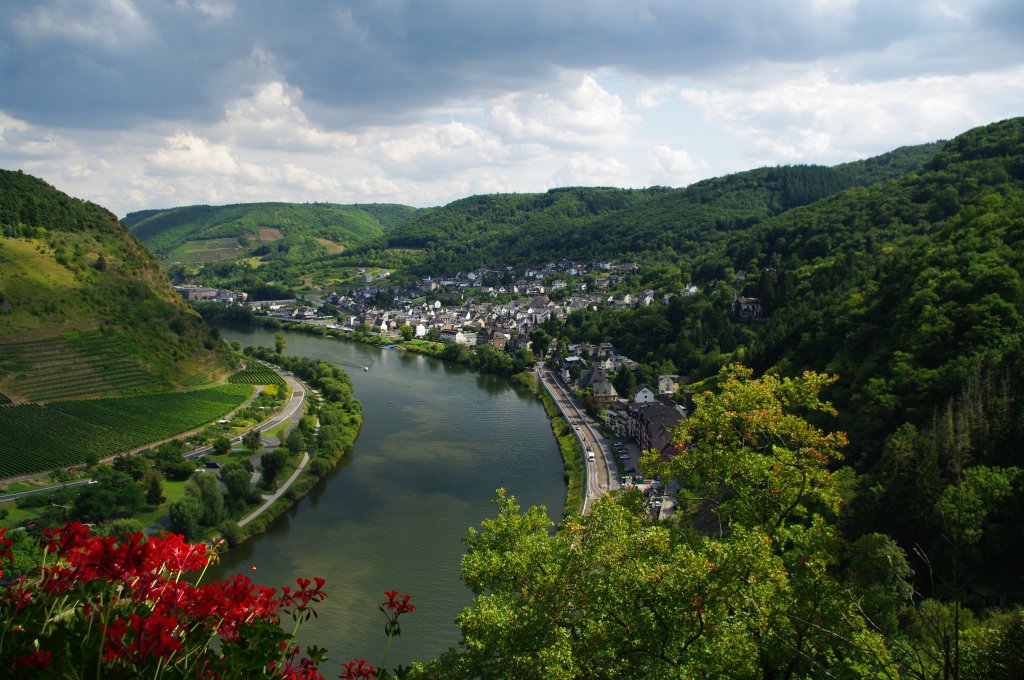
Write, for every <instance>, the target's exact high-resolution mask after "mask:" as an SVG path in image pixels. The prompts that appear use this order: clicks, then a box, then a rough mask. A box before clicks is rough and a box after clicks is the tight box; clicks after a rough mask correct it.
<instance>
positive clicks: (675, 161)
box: [647, 145, 707, 187]
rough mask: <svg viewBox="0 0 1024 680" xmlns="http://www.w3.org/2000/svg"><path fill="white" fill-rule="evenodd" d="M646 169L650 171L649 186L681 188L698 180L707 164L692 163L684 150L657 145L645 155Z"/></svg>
mask: <svg viewBox="0 0 1024 680" xmlns="http://www.w3.org/2000/svg"><path fill="white" fill-rule="evenodd" d="M647 167H648V169H649V170H650V171H651V179H650V182H649V183H650V184H662V185H667V186H674V187H683V186H686V185H688V184H692V183H693V182H695V181H697V180H698V179H700V178H701V176H702V173H703V172H704V171H705V170H706V169H707V163H704V162H700V163H698V162H696V161H694V160H693V159H692V158H691V157H690V154H689V153H688V152H687V151H686V150H684V149H679V150H675V149H671V148H669V147H667V146H664V145H658V146H655V147H654V148H653V149H651V151H650V153H649V154H648V155H647Z"/></svg>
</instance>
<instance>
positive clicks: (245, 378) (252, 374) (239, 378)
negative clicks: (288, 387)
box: [228, 364, 284, 385]
mask: <svg viewBox="0 0 1024 680" xmlns="http://www.w3.org/2000/svg"><path fill="white" fill-rule="evenodd" d="M228 382H229V383H236V384H240V385H283V384H284V378H282V377H281V376H280V375H278V374H277V372H276V371H274V370H273V369H272V368H269V367H268V366H264V365H262V364H256V365H254V366H249V367H248V368H246V369H245V370H244V371H238V372H237V373H235V374H234V375H231V376H229V377H228Z"/></svg>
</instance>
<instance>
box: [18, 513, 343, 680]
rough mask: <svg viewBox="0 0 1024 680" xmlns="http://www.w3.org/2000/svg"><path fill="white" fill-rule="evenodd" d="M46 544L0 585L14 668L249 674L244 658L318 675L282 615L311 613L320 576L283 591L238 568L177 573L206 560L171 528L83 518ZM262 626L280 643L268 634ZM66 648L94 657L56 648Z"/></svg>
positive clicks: (286, 671) (45, 673)
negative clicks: (154, 531) (225, 572)
mask: <svg viewBox="0 0 1024 680" xmlns="http://www.w3.org/2000/svg"><path fill="white" fill-rule="evenodd" d="M11 545H12V542H11V540H10V539H8V538H7V537H6V536H5V531H4V530H3V529H0V565H2V564H3V563H6V562H10V561H12V560H13V554H12V552H11ZM43 547H44V555H45V556H50V557H52V558H53V559H49V557H44V562H43V565H42V568H41V569H40V570H39V571H38V575H35V576H33V577H31V578H29V577H26V576H22V577H21V578H19V579H18V580H17V581H16V582H14V583H12V584H10V585H7V586H5V587H3V589H2V590H0V658H5V659H10V660H11V667H12V668H13V669H14V671H15V673H20V674H23V675H26V676H29V675H31V676H32V677H64V676H75V677H79V676H82V675H83V674H84V675H87V676H92V675H93V674H97V673H98V674H99V675H100V676H102V675H103V674H104V671H103V670H102V669H101V668H100V665H104V666H105V667H106V668H108V669H109V673H110V674H111V675H118V676H124V675H126V674H132V673H136V672H137V674H138V675H142V674H144V673H145V674H146V675H153V671H154V670H159V671H160V673H162V674H163V675H165V676H173V675H180V676H184V677H192V676H202V677H210V678H218V677H228V676H235V677H253V675H252V674H251V673H250V672H249V670H248V669H240V668H238V665H237V662H238V660H239V659H244V660H245V661H246V662H247V663H248V664H250V666H251V667H252V668H259V669H271V675H272V676H273V677H287V678H320V677H321V676H320V673H319V672H318V671H317V666H316V661H314V660H310V659H301V660H298V661H296V656H297V654H298V651H299V649H298V647H296V646H293V645H292V644H291V642H290V639H291V638H290V636H287V635H285V634H284V633H283V631H281V629H280V627H279V626H278V623H279V622H280V615H281V612H285V613H291V614H292V616H293V617H294V618H295V619H296V621H298V620H299V619H302V620H306V619H308V618H309V617H310V616H315V615H316V611H315V610H314V609H313V606H312V605H313V604H314V603H318V602H322V601H323V600H324V598H326V597H327V595H326V593H324V592H323V585H324V580H323V579H322V578H316V579H314V580H313V581H310V580H308V579H297V581H296V582H297V583H298V585H299V589H298V590H295V591H292V590H291V589H290V588H287V587H286V588H283V589H282V593H283V594H282V595H281V596H280V597H277V596H276V591H275V590H274V589H272V588H265V587H263V586H260V585H256V584H254V583H252V581H251V580H250V579H249V578H248V577H247V576H241V575H235V576H233V577H231V578H230V579H228V580H226V581H217V582H215V583H210V584H206V585H203V586H196V585H192V584H191V583H189V582H188V581H187V580H184V579H183V578H182V576H183V575H185V574H186V573H188V572H195V571H198V570H201V569H203V568H205V567H206V565H207V564H208V563H209V561H210V557H211V555H210V554H209V553H208V551H207V546H205V545H201V544H200V545H191V544H189V543H186V542H185V541H184V540H183V539H182V537H181V536H178V535H176V534H165V535H163V536H160V537H156V538H149V539H147V538H145V537H144V536H143V535H142V534H139V533H136V534H133V535H127V534H126V535H125V536H124V537H122V538H121V539H116V538H113V537H103V536H93V535H91V533H90V531H89V529H88V528H87V527H85V526H83V525H82V524H80V523H78V522H73V523H69V524H65V525H64V526H63V527H62V528H61V529H59V530H48V531H47V532H46V534H45V536H44V539H43ZM47 562H51V563H50V564H47ZM0 575H2V572H0ZM314 582H315V587H311V586H312V584H313V583H314ZM268 637H269V638H270V639H273V640H275V641H276V644H263V642H265V641H267V640H268ZM250 638H251V639H250ZM214 640H219V642H218V645H216V647H217V648H216V649H213V648H211V642H213V641H214ZM257 641H260V642H257ZM68 648H74V649H81V650H90V649H92V650H95V656H93V657H92V658H86V657H88V654H81V655H70V654H54V653H53V652H55V651H57V650H64V649H68ZM233 650H238V653H237V654H234V653H233ZM261 654H262V655H263V656H262V657H261V656H260V655H261ZM314 656H321V657H322V653H320V654H319V655H314ZM317 660H319V659H317ZM98 662H102V663H101V664H100V665H98ZM94 667H95V668H94ZM86 668H88V669H89V671H88V672H85V673H83V672H81V671H82V669H86ZM260 674H261V673H257V674H256V675H257V676H259V675H260Z"/></svg>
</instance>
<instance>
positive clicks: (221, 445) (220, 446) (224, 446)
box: [210, 435, 231, 456]
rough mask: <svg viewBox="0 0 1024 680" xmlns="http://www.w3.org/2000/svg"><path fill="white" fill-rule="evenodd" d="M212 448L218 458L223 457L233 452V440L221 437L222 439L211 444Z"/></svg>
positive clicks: (217, 439) (219, 438) (218, 438)
mask: <svg viewBox="0 0 1024 680" xmlns="http://www.w3.org/2000/svg"><path fill="white" fill-rule="evenodd" d="M210 446H212V447H213V452H214V453H216V454H217V455H218V456H223V455H224V454H225V453H227V452H228V451H230V450H231V440H230V439H228V438H227V437H225V436H223V435H221V436H220V437H217V438H216V439H214V440H213V442H211V443H210Z"/></svg>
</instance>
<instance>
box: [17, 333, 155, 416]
mask: <svg viewBox="0 0 1024 680" xmlns="http://www.w3.org/2000/svg"><path fill="white" fill-rule="evenodd" d="M0 381H2V382H3V385H4V391H5V392H6V393H7V394H8V395H9V396H12V397H15V400H16V401H18V400H27V401H50V400H52V399H66V398H68V397H78V396H85V395H99V394H106V393H111V392H123V391H125V390H129V389H131V390H146V389H153V388H157V387H159V386H160V381H159V380H158V378H157V377H156V376H154V375H153V374H152V373H150V372H149V371H147V370H146V369H145V368H144V367H143V366H141V365H140V364H137V363H135V362H133V361H132V360H131V359H130V358H128V357H126V356H125V354H124V351H123V349H122V348H121V347H120V346H119V345H118V340H117V339H116V338H113V337H111V336H107V335H104V334H103V333H101V332H99V331H92V332H88V333H76V334H69V335H66V336H58V337H52V338H43V339H38V340H27V341H22V342H10V343H3V344H2V345H0Z"/></svg>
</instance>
